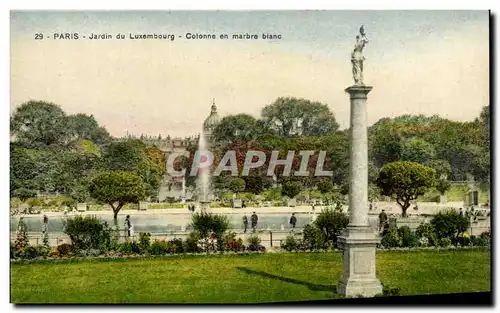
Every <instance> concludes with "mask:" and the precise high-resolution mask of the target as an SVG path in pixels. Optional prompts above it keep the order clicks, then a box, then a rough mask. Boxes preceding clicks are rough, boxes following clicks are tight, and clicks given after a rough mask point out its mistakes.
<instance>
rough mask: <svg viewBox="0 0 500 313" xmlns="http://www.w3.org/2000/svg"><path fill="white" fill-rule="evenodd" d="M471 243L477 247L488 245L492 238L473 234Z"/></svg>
mask: <svg viewBox="0 0 500 313" xmlns="http://www.w3.org/2000/svg"><path fill="white" fill-rule="evenodd" d="M471 243H472V245H473V246H477V247H487V246H489V245H490V238H489V237H485V236H471Z"/></svg>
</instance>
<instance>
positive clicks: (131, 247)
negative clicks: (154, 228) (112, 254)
mask: <svg viewBox="0 0 500 313" xmlns="http://www.w3.org/2000/svg"><path fill="white" fill-rule="evenodd" d="M117 250H118V252H120V253H123V254H139V253H141V252H142V251H141V247H140V246H139V243H137V242H135V241H132V240H127V241H125V242H124V243H122V244H119V245H118V249H117Z"/></svg>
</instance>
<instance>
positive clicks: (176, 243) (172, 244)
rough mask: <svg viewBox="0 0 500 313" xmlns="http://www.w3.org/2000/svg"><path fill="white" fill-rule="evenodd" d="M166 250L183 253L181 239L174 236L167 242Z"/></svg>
mask: <svg viewBox="0 0 500 313" xmlns="http://www.w3.org/2000/svg"><path fill="white" fill-rule="evenodd" d="M167 251H168V252H169V253H183V252H184V243H183V242H182V239H179V238H174V239H172V240H171V241H168V242H167Z"/></svg>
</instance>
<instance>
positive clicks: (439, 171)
mask: <svg viewBox="0 0 500 313" xmlns="http://www.w3.org/2000/svg"><path fill="white" fill-rule="evenodd" d="M424 165H426V166H428V167H430V168H432V169H434V170H435V171H436V178H441V177H442V178H448V176H450V174H451V165H450V163H449V162H448V161H446V160H430V161H428V162H426V163H425V164H424Z"/></svg>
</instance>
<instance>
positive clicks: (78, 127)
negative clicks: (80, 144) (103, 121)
mask: <svg viewBox="0 0 500 313" xmlns="http://www.w3.org/2000/svg"><path fill="white" fill-rule="evenodd" d="M67 132H68V137H69V140H73V141H76V140H82V139H83V140H89V141H92V142H95V143H97V144H99V145H101V144H106V143H109V142H110V141H111V136H110V135H109V133H108V131H107V130H106V129H105V128H104V127H99V124H98V123H97V121H96V119H95V118H94V116H93V115H86V114H82V113H78V114H75V115H69V116H68V117H67Z"/></svg>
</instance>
